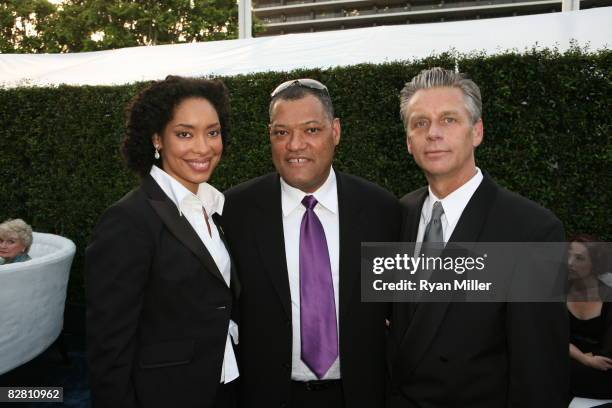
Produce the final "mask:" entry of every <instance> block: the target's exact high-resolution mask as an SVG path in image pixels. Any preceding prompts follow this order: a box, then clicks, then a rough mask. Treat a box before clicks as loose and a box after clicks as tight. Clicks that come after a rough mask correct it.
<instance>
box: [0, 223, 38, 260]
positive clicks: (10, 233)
mask: <svg viewBox="0 0 612 408" xmlns="http://www.w3.org/2000/svg"><path fill="white" fill-rule="evenodd" d="M0 238H4V239H6V238H13V239H17V240H19V241H21V243H22V244H23V245H24V246H25V253H28V251H29V250H30V247H31V246H32V227H30V226H29V225H28V224H27V223H26V222H25V221H24V220H22V219H21V218H15V219H14V220H12V219H8V220H6V221H4V222H3V223H2V224H0Z"/></svg>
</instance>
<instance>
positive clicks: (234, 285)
mask: <svg viewBox="0 0 612 408" xmlns="http://www.w3.org/2000/svg"><path fill="white" fill-rule="evenodd" d="M211 218H212V220H213V222H214V223H215V225H216V227H217V231H219V237H221V241H223V245H225V248H226V249H227V253H228V254H229V257H230V275H231V279H230V288H231V290H232V294H233V295H234V299H238V298H239V297H240V289H241V287H240V280H239V279H238V273H237V271H236V263H235V262H234V258H232V253H231V252H230V250H229V245H228V244H227V240H226V239H225V232H223V228H222V227H221V226H222V225H223V222H222V221H221V216H220V215H219V214H217V213H214V214H213V215H212V217H211Z"/></svg>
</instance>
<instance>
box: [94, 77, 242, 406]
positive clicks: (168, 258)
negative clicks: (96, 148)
mask: <svg viewBox="0 0 612 408" xmlns="http://www.w3.org/2000/svg"><path fill="white" fill-rule="evenodd" d="M126 113H127V122H126V128H127V129H126V136H125V140H124V143H123V153H124V156H125V158H126V162H127V166H128V167H129V168H130V169H131V170H133V171H135V172H136V173H137V174H138V175H139V176H140V177H141V184H140V187H138V188H136V189H135V190H133V191H131V192H130V193H128V194H127V195H126V196H125V197H123V198H122V199H121V200H119V201H118V202H116V203H115V204H113V205H112V206H111V207H110V208H109V209H108V210H107V211H106V212H105V213H104V214H103V215H102V218H101V220H100V222H99V224H98V225H97V227H96V228H95V230H94V232H93V236H92V239H91V243H90V245H89V246H88V247H87V250H86V253H85V258H86V259H85V271H86V272H85V273H86V291H87V339H88V360H89V369H90V385H91V392H92V402H93V407H94V408H99V407H104V408H105V407H108V408H126V407H146V408H150V407H153V408H155V407H160V408H162V407H163V408H167V407H181V408H189V407H193V408H195V407H198V408H229V407H234V406H235V404H236V402H235V397H234V394H235V392H234V388H235V386H236V382H237V381H236V378H237V377H238V368H237V364H236V357H235V354H234V349H233V346H232V339H233V340H235V342H237V326H236V324H235V323H234V321H233V320H232V315H233V313H232V311H233V310H234V308H235V307H236V306H235V304H236V300H237V297H238V282H237V279H236V274H235V273H234V271H233V270H232V265H231V261H230V257H229V254H228V252H227V249H226V247H225V244H224V238H223V235H222V231H221V230H220V229H219V228H217V223H218V217H219V216H220V215H221V212H222V210H223V203H224V197H223V194H221V193H220V192H219V191H218V190H216V189H215V188H214V187H212V186H211V185H210V184H208V183H207V181H208V180H209V178H210V176H211V175H212V173H213V171H214V169H215V168H216V167H217V165H218V164H219V161H220V159H221V153H222V152H223V148H224V146H225V145H226V143H227V138H228V134H229V101H228V93H227V89H226V87H225V85H223V83H222V82H220V81H209V80H202V79H192V78H181V77H168V78H166V80H164V81H159V82H155V83H153V84H152V85H150V86H149V87H147V88H145V89H143V90H142V91H141V92H140V93H139V94H138V95H136V97H135V98H134V99H133V100H132V101H131V103H130V104H129V106H128V107H127V110H126Z"/></svg>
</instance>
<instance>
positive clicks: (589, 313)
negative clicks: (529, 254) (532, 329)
mask: <svg viewBox="0 0 612 408" xmlns="http://www.w3.org/2000/svg"><path fill="white" fill-rule="evenodd" d="M595 241H596V240H595V239H594V238H593V237H590V236H588V235H578V236H575V237H574V238H572V239H571V240H570V244H569V249H568V268H569V279H570V290H569V295H568V302H567V308H568V310H569V316H570V349H569V351H570V357H571V371H570V376H571V379H570V390H571V393H572V394H573V396H577V397H585V398H612V307H611V304H610V303H609V302H606V301H605V300H609V298H610V294H609V293H608V292H607V291H608V290H609V288H608V287H606V286H605V285H603V284H602V283H601V282H600V280H599V274H600V273H601V272H603V271H602V269H601V268H602V266H603V264H604V260H605V256H604V255H605V254H604V249H605V248H604V246H603V243H600V242H595Z"/></svg>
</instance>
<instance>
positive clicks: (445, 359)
mask: <svg viewBox="0 0 612 408" xmlns="http://www.w3.org/2000/svg"><path fill="white" fill-rule="evenodd" d="M440 361H441V362H443V363H448V358H446V357H444V356H440Z"/></svg>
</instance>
